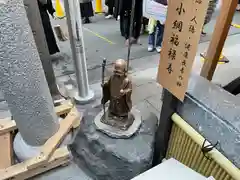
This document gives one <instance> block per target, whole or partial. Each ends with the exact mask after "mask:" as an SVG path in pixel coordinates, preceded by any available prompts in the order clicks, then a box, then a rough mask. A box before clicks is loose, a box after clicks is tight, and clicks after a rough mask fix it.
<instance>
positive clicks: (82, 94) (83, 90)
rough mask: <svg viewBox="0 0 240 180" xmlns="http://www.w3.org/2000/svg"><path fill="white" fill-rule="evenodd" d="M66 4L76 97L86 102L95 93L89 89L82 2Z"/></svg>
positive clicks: (72, 1) (68, 0) (69, 0)
mask: <svg viewBox="0 0 240 180" xmlns="http://www.w3.org/2000/svg"><path fill="white" fill-rule="evenodd" d="M64 4H65V11H66V17H67V24H68V31H69V36H70V43H71V48H72V55H73V62H74V65H75V71H76V80H77V85H78V91H77V92H76V94H75V96H74V98H75V100H76V102H77V103H79V104H86V103H88V102H89V101H91V100H92V99H93V98H94V93H93V91H92V90H90V89H89V82H88V75H87V65H86V55H85V48H84V41H83V32H82V20H81V13H80V4H79V1H78V0H64Z"/></svg>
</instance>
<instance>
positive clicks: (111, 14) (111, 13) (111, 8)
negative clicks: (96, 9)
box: [106, 3, 113, 19]
mask: <svg viewBox="0 0 240 180" xmlns="http://www.w3.org/2000/svg"><path fill="white" fill-rule="evenodd" d="M111 18H113V4H111V3H110V4H109V6H108V12H107V16H106V19H111Z"/></svg>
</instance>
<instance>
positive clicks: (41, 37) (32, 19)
mask: <svg viewBox="0 0 240 180" xmlns="http://www.w3.org/2000/svg"><path fill="white" fill-rule="evenodd" d="M23 2H24V5H25V9H26V12H27V17H28V20H29V24H30V26H31V29H32V32H33V37H34V39H35V43H36V46H37V49H38V53H39V56H40V59H41V61H42V66H43V70H44V72H45V76H46V79H47V82H48V87H49V89H50V93H51V94H52V96H56V95H58V94H59V92H58V88H57V84H56V79H55V76H54V71H53V67H52V62H51V60H50V54H49V50H48V45H47V41H46V37H45V34H44V29H43V26H42V19H41V16H40V12H39V8H38V3H37V0H34V1H33V0H24V1H23Z"/></svg>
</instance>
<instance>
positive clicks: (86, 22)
mask: <svg viewBox="0 0 240 180" xmlns="http://www.w3.org/2000/svg"><path fill="white" fill-rule="evenodd" d="M83 23H84V24H89V23H91V21H90V19H89V18H85V19H84V20H83Z"/></svg>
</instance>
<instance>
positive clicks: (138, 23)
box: [133, 16, 142, 40]
mask: <svg viewBox="0 0 240 180" xmlns="http://www.w3.org/2000/svg"><path fill="white" fill-rule="evenodd" d="M141 27H142V17H141V16H137V17H136V18H135V26H134V30H133V31H134V32H133V37H134V39H135V40H138V38H139V37H140V34H141Z"/></svg>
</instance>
